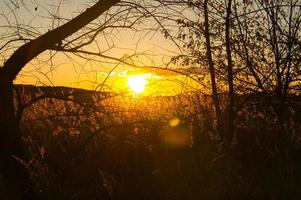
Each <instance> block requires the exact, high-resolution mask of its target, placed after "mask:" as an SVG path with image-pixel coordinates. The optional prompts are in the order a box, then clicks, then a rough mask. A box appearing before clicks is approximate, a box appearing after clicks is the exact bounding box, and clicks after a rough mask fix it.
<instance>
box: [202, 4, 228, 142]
mask: <svg viewBox="0 0 301 200" xmlns="http://www.w3.org/2000/svg"><path fill="white" fill-rule="evenodd" d="M204 18H205V38H206V56H207V60H208V66H209V71H210V79H211V89H212V100H213V103H214V107H215V114H216V120H217V132H218V134H219V135H220V136H221V137H222V138H223V136H224V135H223V133H222V129H223V124H222V117H221V115H222V113H221V108H220V103H219V98H218V92H217V86H216V78H215V69H214V63H213V59H212V52H211V41H210V31H209V30H210V27H209V17H208V0H205V1H204Z"/></svg>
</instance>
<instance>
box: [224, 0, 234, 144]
mask: <svg viewBox="0 0 301 200" xmlns="http://www.w3.org/2000/svg"><path fill="white" fill-rule="evenodd" d="M231 6H232V0H229V1H228V5H227V16H226V22H225V26H226V27H225V42H226V52H227V62H228V67H227V79H228V80H227V81H228V90H229V91H228V97H229V105H228V109H227V113H228V120H227V122H228V123H227V136H226V138H225V139H226V141H225V142H226V148H229V147H230V145H231V143H232V140H233V135H234V87H233V63H232V54H231V39H230V26H231V22H230V15H231V12H232V10H231Z"/></svg>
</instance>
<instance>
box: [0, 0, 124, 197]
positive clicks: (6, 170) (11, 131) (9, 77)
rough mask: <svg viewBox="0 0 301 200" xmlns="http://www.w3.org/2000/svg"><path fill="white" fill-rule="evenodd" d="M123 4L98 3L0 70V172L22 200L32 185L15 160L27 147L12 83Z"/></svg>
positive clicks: (27, 45) (19, 51)
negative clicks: (41, 58) (49, 52)
mask: <svg viewBox="0 0 301 200" xmlns="http://www.w3.org/2000/svg"><path fill="white" fill-rule="evenodd" d="M119 2H120V1H118V0H114V1H98V2H96V3H95V4H94V5H93V6H92V7H90V8H88V9H87V10H86V11H84V12H83V13H81V14H79V15H78V16H77V17H75V18H73V19H72V20H70V21H68V22H67V23H65V24H64V25H62V26H59V27H58V28H55V29H53V30H50V31H48V32H47V33H45V34H42V35H41V36H39V37H37V38H36V39H33V40H31V41H29V42H26V43H25V44H24V45H22V46H20V47H19V48H18V49H17V50H16V51H15V52H14V53H13V54H12V55H11V56H10V57H9V58H8V59H7V60H6V61H5V62H4V64H3V66H2V67H1V68H0V90H1V94H0V110H1V114H0V133H1V144H0V149H1V156H0V163H1V172H2V174H3V176H4V178H5V179H6V180H7V182H8V183H9V185H10V189H11V190H12V191H14V190H15V191H17V192H18V193H19V194H20V198H24V199H26V198H27V199H31V198H33V197H31V196H26V195H32V191H31V190H32V188H31V187H32V183H31V181H30V178H29V176H28V173H27V172H26V169H25V168H24V166H22V165H21V163H20V162H18V160H17V159H16V158H19V159H24V147H23V145H22V139H21V134H20V130H19V127H18V126H17V125H16V123H17V121H16V120H17V119H16V115H15V108H14V100H13V80H14V79H15V78H16V77H17V75H18V74H19V72H20V71H21V70H22V69H23V67H24V66H25V65H26V64H27V63H29V62H30V61H31V60H32V59H34V58H35V57H36V56H38V55H39V54H41V53H42V52H44V51H45V50H49V49H53V48H58V47H60V44H62V41H63V40H64V39H65V38H67V37H69V36H71V35H72V34H73V33H75V32H76V31H78V30H80V29H82V28H83V27H85V26H86V25H87V24H89V23H91V22H92V21H93V20H95V19H96V18H97V17H98V16H100V15H101V14H103V13H104V12H105V11H107V10H108V9H110V8H111V7H112V6H114V5H115V4H117V3H119Z"/></svg>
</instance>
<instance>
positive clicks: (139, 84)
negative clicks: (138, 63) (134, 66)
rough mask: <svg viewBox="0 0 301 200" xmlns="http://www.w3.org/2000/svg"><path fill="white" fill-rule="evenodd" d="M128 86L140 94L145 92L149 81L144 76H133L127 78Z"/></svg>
mask: <svg viewBox="0 0 301 200" xmlns="http://www.w3.org/2000/svg"><path fill="white" fill-rule="evenodd" d="M127 84H128V87H129V88H130V90H132V91H133V92H134V93H136V94H140V93H142V92H143V91H144V90H145V86H146V84H147V80H146V78H145V76H144V75H133V76H129V77H128V78H127Z"/></svg>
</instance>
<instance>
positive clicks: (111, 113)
mask: <svg viewBox="0 0 301 200" xmlns="http://www.w3.org/2000/svg"><path fill="white" fill-rule="evenodd" d="M15 92H16V93H18V94H20V97H21V101H19V103H22V104H23V105H25V104H27V105H28V106H27V107H26V108H25V109H24V110H23V114H22V117H21V118H20V119H21V121H20V127H21V132H22V136H23V140H24V141H25V144H26V146H27V148H26V149H27V152H26V154H27V157H29V158H30V159H29V160H28V161H27V162H25V163H23V164H24V165H26V168H27V170H28V172H29V174H30V177H31V179H32V180H33V182H34V183H35V190H36V191H40V192H39V193H40V194H39V195H40V196H42V197H43V198H44V199H175V200H177V199H184V198H187V199H297V198H298V197H299V196H300V189H299V188H300V180H301V179H300V175H301V174H300V173H301V168H300V165H301V153H300V139H301V138H300V137H301V135H300V130H301V124H300V115H301V112H300V111H301V109H300V108H301V104H300V97H299V96H297V95H293V96H291V97H290V98H291V103H290V105H289V107H290V109H291V110H293V111H294V112H293V113H291V115H290V123H289V125H288V127H287V128H288V129H289V132H290V133H293V134H291V135H290V138H289V141H288V142H289V143H285V146H284V147H285V150H286V156H287V157H286V162H284V161H283V157H282V153H281V151H280V150H281V148H283V141H282V140H279V139H280V137H278V131H279V123H278V122H277V114H276V111H275V110H274V107H276V106H275V105H278V104H279V102H277V98H274V97H272V96H270V95H268V94H258V95H256V96H254V97H253V98H252V100H250V101H248V103H247V104H246V105H245V106H244V108H243V109H242V110H241V111H240V112H239V113H238V114H237V118H236V121H235V122H236V127H237V129H236V132H235V137H234V138H235V140H234V142H233V144H232V146H231V148H230V149H229V151H230V153H231V154H230V155H231V156H229V155H225V154H224V151H223V149H222V146H221V145H222V140H221V138H219V137H218V135H217V134H216V127H215V126H216V125H215V123H216V122H215V121H216V119H215V115H214V112H213V110H212V108H213V107H214V105H213V104H212V100H211V97H210V96H204V95H200V94H197V93H195V94H189V95H177V96H165V97H144V98H142V99H139V100H138V99H135V98H131V97H125V96H120V95H116V94H113V93H96V92H93V91H86V90H82V89H72V88H64V87H55V88H53V87H34V86H16V87H15ZM44 95H46V96H48V97H47V98H46V97H45V98H39V97H41V96H44ZM52 96H55V97H56V98H52ZM37 98H38V99H39V100H37V101H34V100H35V99H37ZM223 98H226V95H225V97H222V98H221V99H222V100H223ZM236 101H237V102H240V101H244V96H237V97H236ZM29 102H32V103H30V104H29ZM221 102H224V100H223V101H221ZM273 104H274V105H273ZM221 106H223V105H221ZM21 107H22V106H20V104H18V103H17V108H21ZM173 119H179V120H180V121H179V123H178V124H176V126H173V124H172V123H170V122H171V120H173ZM284 134H286V133H284ZM229 159H230V160H229ZM229 165H230V166H229ZM229 170H230V171H229ZM226 185H227V187H225V186H226ZM3 195H4V196H3ZM3 195H2V197H5V194H3Z"/></svg>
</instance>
